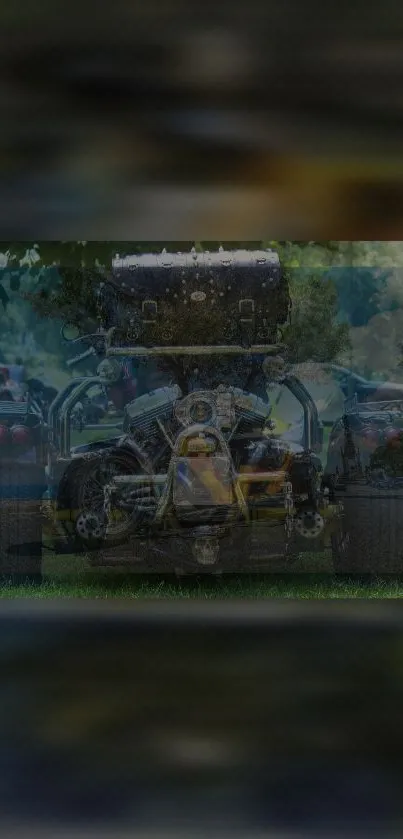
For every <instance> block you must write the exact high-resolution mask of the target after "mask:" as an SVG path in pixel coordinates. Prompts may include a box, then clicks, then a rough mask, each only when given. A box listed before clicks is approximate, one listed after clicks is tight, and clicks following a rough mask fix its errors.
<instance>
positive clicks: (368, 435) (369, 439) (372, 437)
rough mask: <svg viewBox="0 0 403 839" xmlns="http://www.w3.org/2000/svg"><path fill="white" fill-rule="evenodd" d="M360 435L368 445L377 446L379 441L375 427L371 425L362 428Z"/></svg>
mask: <svg viewBox="0 0 403 839" xmlns="http://www.w3.org/2000/svg"><path fill="white" fill-rule="evenodd" d="M361 436H362V438H363V441H364V442H365V443H366V444H367V445H368V446H377V445H378V443H379V432H378V430H377V429H376V428H372V427H371V426H367V427H366V428H363V430H362V432H361Z"/></svg>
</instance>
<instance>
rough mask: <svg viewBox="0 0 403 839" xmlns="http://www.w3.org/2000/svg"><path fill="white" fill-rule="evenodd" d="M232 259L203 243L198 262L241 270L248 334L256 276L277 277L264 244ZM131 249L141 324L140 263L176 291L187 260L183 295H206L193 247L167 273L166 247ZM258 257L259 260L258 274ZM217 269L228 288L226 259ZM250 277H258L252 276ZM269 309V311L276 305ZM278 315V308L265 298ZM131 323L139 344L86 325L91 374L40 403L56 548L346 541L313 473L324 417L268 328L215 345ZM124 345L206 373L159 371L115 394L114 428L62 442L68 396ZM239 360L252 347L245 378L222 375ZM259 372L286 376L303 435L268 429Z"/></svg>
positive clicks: (109, 377)
mask: <svg viewBox="0 0 403 839" xmlns="http://www.w3.org/2000/svg"><path fill="white" fill-rule="evenodd" d="M179 256H181V255H179ZM242 259H244V257H240V256H239V254H237V253H235V254H234V253H233V252H232V253H231V252H230V253H229V254H227V253H224V254H222V252H220V253H219V255H217V254H216V255H212V256H211V255H210V259H209V274H208V276H210V275H211V266H212V265H213V268H214V267H216V266H217V265H218V269H217V273H216V274H215V275H214V276H215V278H217V274H218V279H222V277H221V273H222V272H221V273H220V271H219V268H220V266H223V265H224V266H225V269H226V268H227V266H228V262H230V263H231V269H232V273H231V276H233V274H234V273H235V274H236V269H237V268H239V267H240V269H241V274H242V277H243V278H245V276H246V277H247V280H248V282H249V287H250V288H249V295H248V296H247V295H246V294H245V288H243V289H242V288H241V289H240V291H241V295H242V296H241V300H240V301H239V299H237V300H236V303H237V306H236V310H237V311H238V313H239V314H240V318H239V320H240V333H241V337H242V336H243V337H244V336H245V327H246V328H247V327H248V326H250V325H252V326H253V327H254V328H253V330H252V331H253V334H254V335H256V333H257V334H258V335H259V329H256V324H255V322H254V321H255V319H256V320H258V319H259V318H258V317H256V315H255V304H256V298H257V299H258V304H259V303H260V300H261V299H262V298H263V296H264V297H265V298H266V297H267V291H266V292H264V295H263V293H262V292H261V291H260V289H261V288H262V286H263V287H264V288H265V287H266V286H269V285H270V282H269V281H270V279H271V282H272V286H273V287H274V286H275V282H274V281H273V273H272V274H270V271H269V270H268V268H269V267H270V264H274V265H275V268H277V263H276V262H275V260H273V257H272V256H271V254H268V253H267V252H263V253H261V252H259V253H258V254H257V255H256V254H250V253H249V254H248V259H249V264H248V263H247V264H246V265H245V262H243V261H242ZM133 260H134V262H135V261H136V260H137V263H136V268H135V271H137V273H135V274H134V276H135V278H136V279H137V277H138V276H139V275H140V276H141V269H142V267H143V266H144V262H146V264H147V267H148V274H147V279H148V287H147V288H144V287H143V286H142V285H141V283H140V284H139V283H138V284H137V288H135V291H136V295H135V299H136V300H138V298H139V297H140V303H139V306H140V312H142V313H143V315H144V321H145V323H146V325H150V323H151V325H152V324H153V319H154V320H155V316H156V313H157V310H158V302H159V298H158V294H157V291H158V284H157V282H156V283H155V285H154V297H156V298H157V300H152V301H150V300H148V297H149V296H150V292H149V290H148V289H149V285H150V283H151V280H152V277H151V279H150V270H151V269H150V266H151V267H152V268H153V269H154V272H155V274H154V276H155V275H156V276H157V279H158V277H159V274H160V273H161V274H162V275H163V278H164V287H165V286H166V293H167V294H171V295H172V297H174V299H177V297H178V293H177V292H176V291H175V288H176V287H177V284H178V279H179V282H180V283H181V284H182V283H183V275H184V274H185V278H186V280H187V281H188V283H189V284H191V283H192V285H191V287H190V289H189V290H188V294H189V298H190V300H192V299H193V300H194V301H195V303H197V304H198V305H200V304H201V303H203V302H205V298H206V292H204V291H203V290H200V286H201V282H200V270H195V268H196V269H197V268H199V269H200V264H199V262H200V259H199V256H198V255H196V258H195V256H194V255H192V257H191V270H190V271H189V270H188V271H187V273H186V271H184V270H182V271H181V272H177V274H175V272H174V271H172V270H171V271H169V270H167V269H169V268H171V269H172V266H174V267H176V264H175V260H174V259H173V257H172V256H170V258H169V259H167V256H166V255H163V258H162V265H161V264H159V263H158V260H157V259H156V258H155V256H154V255H147V257H146V258H144V257H142V258H141V257H136V258H133ZM141 260H143V263H142V262H141ZM147 260H148V262H147ZM270 260H271V263H270ZM194 263H196V265H194ZM182 266H183V262H182ZM256 267H258V269H260V268H262V270H261V271H260V270H259V271H258V277H256ZM185 268H186V264H185ZM252 268H254V269H255V271H253V270H252ZM125 269H126V265H124V267H123V270H122V269H121V268H120V270H118V271H117V272H116V273H115V275H114V276H113V277H112V280H111V282H112V284H114V285H115V286H116V285H118V287H119V292H120V293H122V286H125V285H126V283H125V281H124V279H122V276H123V278H125V277H126V273H125ZM248 269H249V273H248ZM129 272H130V268H129ZM224 273H225V277H224V282H225V283H226V285H227V288H228V287H229V284H228V273H226V272H225V271H224ZM130 276H131V277H133V273H131V272H130ZM143 279H144V278H143ZM256 279H258V280H260V281H261V282H259V284H257V282H256ZM169 281H171V284H169ZM262 281H263V282H262ZM131 282H134V280H133V279H132V280H131ZM243 282H244V283H245V280H243ZM193 286H195V287H194V288H193ZM257 286H258V287H257ZM219 287H220V286H219ZM221 287H223V284H222V286H221ZM256 287H257V288H256ZM159 288H161V285H160V286H159ZM251 289H253V291H252V293H253V297H252V293H251ZM164 290H165V288H164ZM142 291H143V295H142V294H141V292H142ZM219 293H220V292H217V295H218V294H219ZM222 293H223V292H222ZM145 294H147V299H144V298H145ZM175 295H176V297H175ZM192 295H193V298H192ZM203 295H204V296H203ZM133 296H134V295H133ZM142 296H143V299H142ZM162 296H163V295H162V294H161V297H162ZM237 296H238V298H239V296H240V295H239V291H238V295H237ZM145 302H146V304H147V305H146V306H145V305H144V303H145ZM231 302H232V299H231V300H230V303H231ZM239 303H241V304H242V305H239ZM246 304H247V305H246ZM256 308H258V307H256ZM199 311H200V310H199ZM150 312H151V314H150ZM273 312H274V316H276V311H275V307H274V306H272V314H273ZM260 313H261V306H259V308H258V314H259V315H260ZM229 314H230V316H231V306H229ZM178 316H180V312H179V313H178ZM274 319H275V317H274V318H273V320H274ZM232 320H233V319H232ZM264 320H266V319H264ZM279 320H280V321H281V313H280V316H279V313H278V312H277V321H279ZM258 326H259V323H258ZM265 326H266V323H265ZM272 326H273V324H270V327H271V328H272ZM260 334H261V333H260ZM141 337H142V338H143V341H142V343H141V344H140V343H137V344H134V345H130V344H127V343H126V345H125V346H122V345H121V340H119V336H118V335H117V330H116V328H115V327H112V328H110V329H109V330H108V331H106V332H103V333H98V334H97V335H96V336H94V342H95V343H98V345H99V342H102V341H104V358H103V360H102V361H101V363H100V364H99V367H98V370H97V375H96V376H95V377H88V378H84V379H79V380H73V382H71V383H70V385H69V386H68V388H67V389H66V390H65V391H64V392H62V393H61V394H59V395H58V397H57V399H56V400H55V402H54V404H53V405H52V406H51V409H50V412H49V425H50V431H51V438H52V442H53V453H52V456H51V458H50V461H49V470H48V473H49V479H50V486H51V488H52V493H51V494H52V498H53V509H54V516H55V519H56V520H57V522H58V524H59V532H60V533H62V534H63V537H64V539H65V543H66V544H67V546H68V547H66V550H68V551H69V552H71V550H72V549H74V550H75V551H77V550H78V549H81V550H83V551H85V552H86V553H87V555H88V556H89V558H90V561H91V563H92V564H93V565H123V564H129V565H130V566H132V567H138V568H142V569H144V568H150V569H155V570H168V569H177V570H178V569H179V570H183V569H185V570H190V571H198V572H200V571H203V570H204V571H206V570H208V571H214V570H216V569H223V570H228V571H232V570H237V571H252V570H255V569H256V568H263V567H270V568H272V567H274V566H275V564H276V561H281V562H282V563H284V560H287V561H289V562H292V561H293V560H295V559H296V558H297V557H298V556H299V555H300V553H301V552H309V553H314V552H315V551H323V550H324V549H325V548H330V549H332V550H333V554H334V555H335V556H336V557H337V556H338V554H339V553H340V552H342V551H343V550H344V542H343V528H342V505H341V504H340V502H336V499H335V496H334V491H333V486H332V483H331V482H327V481H326V479H325V478H324V476H323V468H322V462H321V459H320V453H321V449H322V444H323V429H322V427H321V424H320V422H319V419H318V413H317V410H316V406H315V403H314V402H313V400H312V398H311V396H310V394H309V393H308V391H307V390H306V388H305V387H304V386H303V385H302V383H301V382H300V381H299V380H298V379H297V378H296V377H294V376H291V375H289V374H287V370H286V365H285V364H284V361H283V358H282V356H281V354H279V353H281V350H282V347H281V344H279V343H275V342H274V341H273V332H271V334H269V341H268V342H267V343H260V344H258V343H251V342H250V341H248V340H246V341H245V340H240V341H239V343H235V341H234V340H232V341H231V342H230V341H228V342H227V343H225V344H219V345H218V344H215V345H213V344H212V343H209V344H206V345H202V344H195V343H189V344H187V345H185V344H181V345H179V344H178V343H175V344H174V343H172V344H170V345H168V344H164V345H162V344H161V345H159V346H158V345H157V344H156V343H155V339H151V340H149V341H148V342H147V341H145V340H144V336H143V335H142V336H141ZM270 339H271V340H270ZM123 357H124V358H127V357H129V358H130V357H132V358H136V359H142V360H143V361H144V359H151V360H158V359H160V360H161V359H162V361H166V360H167V359H169V360H170V361H171V362H172V370H178V371H179V370H180V369H182V370H183V367H182V368H180V365H179V361H180V360H182V361H183V360H184V359H185V360H186V359H193V360H195V359H196V362H197V363H198V364H199V365H200V367H201V368H202V367H203V360H204V359H206V358H208V359H209V362H210V367H209V370H210V373H209V376H207V386H206V378H205V379H203V377H202V376H201V377H199V380H198V379H197V367H196V368H195V369H196V374H195V378H193V379H192V378H191V377H190V378H189V379H188V380H187V381H185V382H184V377H183V375H179V374H178V376H177V379H176V381H175V376H174V375H173V376H172V380H171V381H170V383H167V384H165V385H164V386H161V387H158V388H156V389H154V390H151V391H150V392H148V393H146V394H144V395H142V396H140V397H137V398H135V399H133V400H132V401H131V402H129V403H128V404H127V405H126V406H125V408H124V414H123V428H122V432H121V434H120V435H118V436H114V437H112V438H110V439H108V440H105V441H103V442H102V443H99V442H97V443H93V444H87V445H86V446H84V447H79V448H75V449H72V447H71V444H70V434H71V416H72V412H73V410H74V406H75V404H76V403H77V402H78V401H79V400H80V399H82V398H83V396H84V395H85V393H86V392H87V391H88V390H89V389H90V388H91V387H92V386H93V385H94V384H95V383H97V382H98V383H99V384H100V385H101V386H103V387H107V388H110V387H111V386H113V385H114V384H115V383H116V382H118V381H119V379H120V378H121V373H122V369H121V363H120V359H122V358H123ZM239 360H241V362H240V366H241V367H242V363H244V362H245V360H249V361H250V360H252V362H251V363H252V367H253V369H254V377H253V376H252V377H251V376H248V377H247V378H246V386H245V384H244V386H242V382H236V383H235V384H234V378H236V377H235V373H234V371H235V369H236V364H237V363H238V361H239ZM211 371H214V375H212V373H211ZM259 377H260V382H261V381H262V380H263V381H264V382H265V384H266V386H267V387H270V386H271V385H273V383H274V382H276V383H277V384H281V385H282V386H284V387H286V388H288V389H289V391H290V392H291V393H292V394H293V396H294V397H295V398H296V399H297V400H298V401H299V403H300V404H301V406H302V411H303V416H304V427H303V433H302V439H300V440H295V441H294V442H292V441H285V440H283V439H282V438H281V436H279V435H278V434H276V433H275V429H274V427H273V423H272V420H271V415H270V414H271V410H270V403H269V402H268V400H267V395H266V393H265V388H264V387H263V389H261V391H260V395H259V392H258V391H259V388H258V387H257V385H256V381H257V380H259ZM217 379H218V381H217ZM209 380H210V385H208V381H209ZM239 384H240V385H241V386H238V385H239ZM260 387H261V384H260Z"/></svg>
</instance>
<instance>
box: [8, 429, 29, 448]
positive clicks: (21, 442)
mask: <svg viewBox="0 0 403 839" xmlns="http://www.w3.org/2000/svg"><path fill="white" fill-rule="evenodd" d="M11 439H12V442H13V445H15V446H20V447H21V448H26V447H28V446H30V445H32V440H31V432H30V430H29V428H26V426H25V425H14V426H13V427H12V429H11Z"/></svg>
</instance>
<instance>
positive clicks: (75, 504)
mask: <svg viewBox="0 0 403 839" xmlns="http://www.w3.org/2000/svg"><path fill="white" fill-rule="evenodd" d="M104 464H107V465H111V466H113V465H115V466H117V467H118V468H119V469H121V471H122V474H130V473H132V474H136V473H138V472H139V470H140V465H139V462H138V460H137V458H136V457H135V455H133V454H131V453H130V452H129V453H128V452H127V451H126V450H122V449H116V448H113V449H110V450H109V451H107V452H105V451H103V452H90V453H88V454H85V455H84V456H83V457H82V458H80V459H78V460H75V461H73V462H72V463H71V464H70V465H69V467H68V468H67V470H66V472H65V474H64V476H63V478H62V480H61V482H60V486H59V492H58V500H57V510H58V512H59V513H60V512H61V511H63V513H64V517H63V518H64V520H63V526H64V530H65V533H66V535H67V538H68V539H70V540H71V541H72V543H73V545H74V546H75V549H76V550H77V553H78V552H80V553H83V552H84V553H85V554H86V556H87V557H88V559H89V562H90V564H91V565H102V566H104V565H105V564H106V565H108V564H113V565H116V564H117V562H119V559H122V560H124V563H123V564H124V565H126V564H127V562H128V561H129V560H130V555H131V551H132V548H131V538H130V537H131V536H132V534H133V533H134V531H135V528H136V524H137V521H136V516H134V517H131V518H129V517H128V518H127V522H126V523H125V524H124V525H122V528H121V530H119V532H118V533H110V534H109V535H108V534H107V535H106V536H104V537H101V538H93V539H91V538H89V539H85V538H83V537H82V536H78V534H77V532H76V521H77V518H78V516H79V515H80V511H82V510H83V509H84V505H85V498H84V497H83V492H84V488H85V487H86V486H87V485H88V482H91V478H92V477H93V479H94V480H95V481H96V478H95V475H96V474H97V470H98V469H99V468H100V466H102V465H104ZM134 561H135V560H134Z"/></svg>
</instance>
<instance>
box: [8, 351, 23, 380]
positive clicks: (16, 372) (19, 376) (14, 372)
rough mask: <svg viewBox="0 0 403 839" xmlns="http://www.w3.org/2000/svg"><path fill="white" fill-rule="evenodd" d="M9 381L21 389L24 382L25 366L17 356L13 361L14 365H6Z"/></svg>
mask: <svg viewBox="0 0 403 839" xmlns="http://www.w3.org/2000/svg"><path fill="white" fill-rule="evenodd" d="M8 370H9V375H10V380H11V381H12V382H14V383H15V384H16V385H19V386H20V387H22V385H23V384H24V381H25V366H24V362H23V360H22V358H20V356H17V358H16V359H15V361H14V364H9V365H8Z"/></svg>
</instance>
